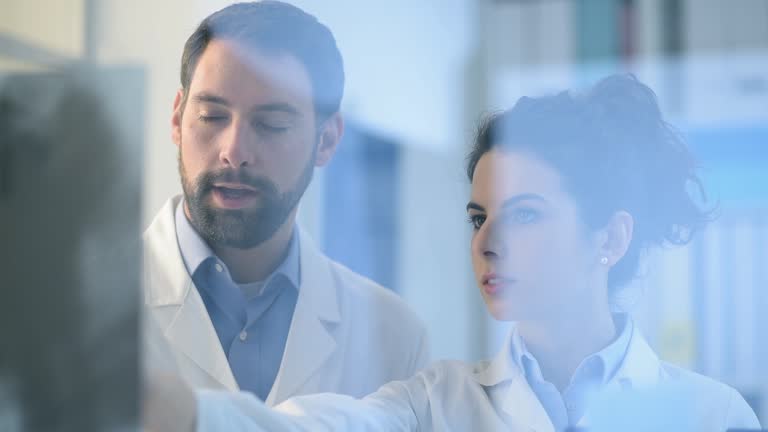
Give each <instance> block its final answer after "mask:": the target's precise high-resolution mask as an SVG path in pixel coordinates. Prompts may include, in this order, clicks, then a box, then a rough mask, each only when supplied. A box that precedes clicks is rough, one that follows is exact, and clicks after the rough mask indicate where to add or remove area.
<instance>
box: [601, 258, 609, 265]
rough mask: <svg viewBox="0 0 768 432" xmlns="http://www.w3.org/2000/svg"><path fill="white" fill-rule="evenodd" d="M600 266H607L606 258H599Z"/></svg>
mask: <svg viewBox="0 0 768 432" xmlns="http://www.w3.org/2000/svg"><path fill="white" fill-rule="evenodd" d="M600 264H602V265H606V264H608V257H601V258H600Z"/></svg>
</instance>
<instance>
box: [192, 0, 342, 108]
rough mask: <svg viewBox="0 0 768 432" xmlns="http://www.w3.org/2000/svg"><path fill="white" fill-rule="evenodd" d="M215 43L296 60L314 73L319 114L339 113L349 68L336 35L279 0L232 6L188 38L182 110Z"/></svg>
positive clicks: (313, 83) (206, 20) (307, 15)
mask: <svg viewBox="0 0 768 432" xmlns="http://www.w3.org/2000/svg"><path fill="white" fill-rule="evenodd" d="M214 39H226V40H231V41H234V42H237V43H239V44H241V45H242V46H244V47H245V48H247V49H253V50H258V51H262V52H264V53H266V54H277V55H279V54H289V55H292V56H294V57H295V58H296V59H298V60H299V62H301V63H302V64H303V65H304V67H305V68H306V70H307V73H308V74H309V79H310V81H311V83H312V92H313V98H314V106H315V113H316V114H317V115H318V116H319V117H320V118H323V119H324V118H326V117H328V116H330V115H331V114H333V113H335V112H337V111H338V110H339V106H340V104H341V98H342V95H343V93H344V64H343V61H342V58H341V53H340V52H339V49H338V47H337V46H336V40H335V39H334V37H333V34H332V33H331V31H330V30H329V29H328V27H326V26H325V25H324V24H322V23H320V22H319V21H318V20H317V18H315V17H314V16H312V15H310V14H308V13H306V12H304V11H303V10H301V9H299V8H297V7H295V6H292V5H289V4H287V3H283V2H279V1H274V0H265V1H259V2H247V3H235V4H233V5H230V6H227V7H225V8H224V9H221V10H219V11H218V12H215V13H213V14H212V15H209V16H208V17H207V18H205V19H204V20H203V22H201V23H200V25H199V26H198V27H197V29H195V31H194V32H193V33H192V35H190V36H189V39H187V42H186V44H184V53H183V54H182V56H181V87H182V89H183V92H184V94H183V99H182V109H183V107H184V104H185V103H186V100H187V97H188V96H189V85H190V82H191V81H192V75H193V74H194V71H195V67H196V66H197V62H198V60H199V59H200V56H201V55H202V54H203V52H204V51H205V48H206V47H207V46H208V44H209V43H210V42H211V41H212V40H214Z"/></svg>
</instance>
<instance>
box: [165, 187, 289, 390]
mask: <svg viewBox="0 0 768 432" xmlns="http://www.w3.org/2000/svg"><path fill="white" fill-rule="evenodd" d="M176 237H177V239H178V242H179V249H180V251H181V256H182V257H183V259H184V264H185V265H186V267H187V271H188V272H189V274H190V275H191V277H192V281H193V282H194V283H195V287H196V288H197V290H198V292H199V293H200V296H201V297H202V299H203V302H204V303H205V307H206V309H207V310H208V315H209V316H210V317H211V321H212V322H213V327H214V328H215V329H216V333H217V335H218V336H219V341H220V342H221V346H222V348H223V350H224V353H225V354H226V356H227V360H229V365H230V368H231V369H232V373H233V375H234V377H235V380H236V381H237V383H238V385H239V386H240V389H242V390H245V391H249V392H252V393H254V394H256V396H258V397H259V398H261V400H265V399H266V398H267V396H268V395H269V391H270V390H271V389H272V385H273V384H274V382H275V378H276V377H277V373H278V371H279V370H280V363H281V361H282V358H283V352H284V351H285V343H286V339H287V338H288V330H289V328H290V326H291V319H292V318H293V311H294V309H295V307H296V300H297V299H298V294H299V286H300V283H301V282H300V261H299V238H298V230H296V229H294V233H293V237H292V238H291V241H290V244H289V247H288V253H287V255H286V257H285V259H284V260H283V262H282V263H280V265H278V267H277V268H276V269H275V271H273V272H272V274H271V275H269V277H267V278H266V279H265V280H263V281H260V282H255V283H249V284H238V283H236V282H235V281H233V280H232V276H231V275H230V273H229V270H228V269H227V266H226V264H224V262H223V261H221V260H220V259H219V258H218V257H217V256H216V255H215V254H214V253H213V251H212V250H211V248H210V247H209V246H208V244H207V243H206V242H205V241H204V240H203V239H202V238H201V237H200V235H199V234H198V233H197V231H195V229H194V228H193V227H192V224H191V223H190V222H189V220H188V219H187V217H186V214H185V213H184V201H181V202H180V203H179V206H178V208H177V209H176Z"/></svg>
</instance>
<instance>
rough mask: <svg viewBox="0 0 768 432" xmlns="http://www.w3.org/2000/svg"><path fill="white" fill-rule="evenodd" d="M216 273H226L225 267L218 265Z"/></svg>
mask: <svg viewBox="0 0 768 432" xmlns="http://www.w3.org/2000/svg"><path fill="white" fill-rule="evenodd" d="M216 271H217V272H219V273H221V272H223V271H224V267H222V266H221V264H219V263H216Z"/></svg>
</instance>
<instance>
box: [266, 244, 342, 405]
mask: <svg viewBox="0 0 768 432" xmlns="http://www.w3.org/2000/svg"><path fill="white" fill-rule="evenodd" d="M299 234H300V242H299V243H300V246H299V248H300V254H301V257H300V261H301V288H300V289H299V297H298V299H297V301H296V309H295V311H294V313H293V320H292V322H291V327H290V330H289V331H288V339H287V341H286V344H285V353H284V354H283V361H282V362H281V364H280V370H279V371H278V373H277V377H276V378H275V383H274V385H273V386H272V390H271V391H270V392H269V396H267V400H266V403H267V405H270V406H271V405H274V404H277V403H279V402H281V401H283V400H285V399H287V398H288V397H290V396H291V395H293V394H295V393H296V390H297V389H299V388H300V387H301V385H302V384H304V383H305V382H306V381H307V380H308V379H309V378H310V377H312V375H314V374H315V373H316V372H317V371H318V369H320V367H321V366H322V365H323V363H324V362H325V361H326V360H327V359H328V357H330V356H331V354H333V352H334V351H335V350H336V345H337V341H336V339H335V336H334V334H333V329H334V327H335V326H334V324H335V323H338V322H339V321H340V320H341V314H340V312H339V304H338V293H337V285H338V282H337V281H336V280H335V279H334V276H333V273H332V272H331V265H332V263H331V261H330V260H329V259H328V258H327V257H326V256H325V255H324V254H322V252H320V250H319V249H318V248H317V247H316V246H315V244H314V242H313V241H312V239H311V238H310V237H309V236H308V235H307V234H306V233H305V232H304V231H303V230H301V229H300V233H299Z"/></svg>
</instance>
